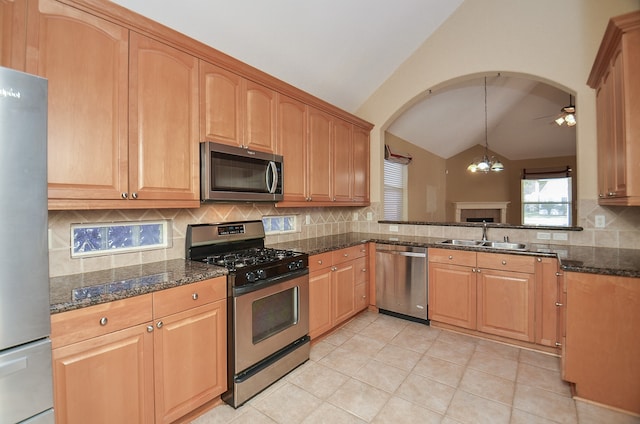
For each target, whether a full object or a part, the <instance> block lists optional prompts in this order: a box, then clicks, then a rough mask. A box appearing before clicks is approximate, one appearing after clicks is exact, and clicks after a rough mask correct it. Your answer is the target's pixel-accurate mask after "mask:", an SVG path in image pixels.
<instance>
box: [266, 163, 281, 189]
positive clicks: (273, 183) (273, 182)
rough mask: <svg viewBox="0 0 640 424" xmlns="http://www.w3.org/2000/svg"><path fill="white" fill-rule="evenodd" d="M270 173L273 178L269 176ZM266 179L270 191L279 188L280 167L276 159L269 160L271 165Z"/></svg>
mask: <svg viewBox="0 0 640 424" xmlns="http://www.w3.org/2000/svg"><path fill="white" fill-rule="evenodd" d="M269 175H271V178H269ZM265 181H266V183H267V190H268V191H269V193H271V194H273V193H275V192H276V189H277V188H278V167H277V166H276V163H275V162H274V161H269V166H268V167H267V172H266V173H265Z"/></svg>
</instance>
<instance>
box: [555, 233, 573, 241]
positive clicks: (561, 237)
mask: <svg viewBox="0 0 640 424" xmlns="http://www.w3.org/2000/svg"><path fill="white" fill-rule="evenodd" d="M553 239H554V240H569V236H568V235H567V233H553Z"/></svg>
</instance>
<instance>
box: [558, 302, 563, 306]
mask: <svg viewBox="0 0 640 424" xmlns="http://www.w3.org/2000/svg"><path fill="white" fill-rule="evenodd" d="M556 306H564V305H563V304H562V303H560V302H556Z"/></svg>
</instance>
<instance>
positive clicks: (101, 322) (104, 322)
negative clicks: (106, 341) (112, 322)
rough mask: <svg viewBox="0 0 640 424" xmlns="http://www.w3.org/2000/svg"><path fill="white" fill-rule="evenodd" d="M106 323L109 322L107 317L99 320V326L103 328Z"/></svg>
mask: <svg viewBox="0 0 640 424" xmlns="http://www.w3.org/2000/svg"><path fill="white" fill-rule="evenodd" d="M108 322H109V319H108V318H107V317H102V318H100V325H101V326H103V327H104V326H105V325H107V323H108Z"/></svg>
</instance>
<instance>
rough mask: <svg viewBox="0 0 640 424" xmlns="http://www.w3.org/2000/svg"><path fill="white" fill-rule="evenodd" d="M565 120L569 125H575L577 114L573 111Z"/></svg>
mask: <svg viewBox="0 0 640 424" xmlns="http://www.w3.org/2000/svg"><path fill="white" fill-rule="evenodd" d="M564 120H565V121H566V122H567V125H568V126H570V127H573V126H574V125H575V124H576V116H575V115H574V114H573V113H570V114H568V115H567V116H565V117H564Z"/></svg>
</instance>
